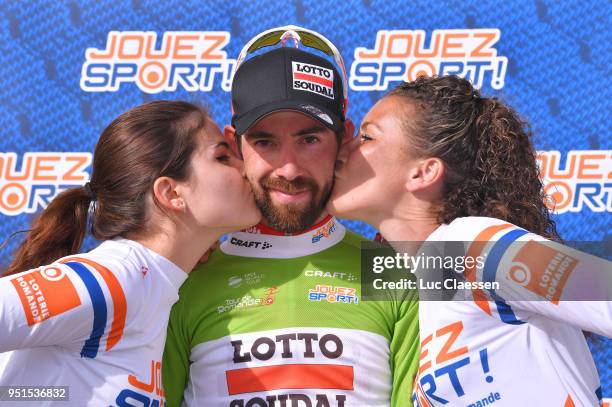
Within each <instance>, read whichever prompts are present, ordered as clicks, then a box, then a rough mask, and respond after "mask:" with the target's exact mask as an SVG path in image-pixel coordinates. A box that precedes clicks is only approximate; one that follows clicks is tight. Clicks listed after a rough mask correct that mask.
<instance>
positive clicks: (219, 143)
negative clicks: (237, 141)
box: [215, 141, 230, 148]
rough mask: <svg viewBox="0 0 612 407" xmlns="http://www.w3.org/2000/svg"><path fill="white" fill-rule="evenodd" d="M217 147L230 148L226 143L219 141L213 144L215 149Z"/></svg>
mask: <svg viewBox="0 0 612 407" xmlns="http://www.w3.org/2000/svg"><path fill="white" fill-rule="evenodd" d="M217 147H227V148H230V145H229V143H228V142H227V141H220V142H218V143H217V144H215V148H217Z"/></svg>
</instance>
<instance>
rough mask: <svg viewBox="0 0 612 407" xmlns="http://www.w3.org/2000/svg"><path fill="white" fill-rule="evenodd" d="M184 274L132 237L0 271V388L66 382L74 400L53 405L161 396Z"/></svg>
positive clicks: (157, 400)
mask: <svg viewBox="0 0 612 407" xmlns="http://www.w3.org/2000/svg"><path fill="white" fill-rule="evenodd" d="M186 278H187V273H185V272H184V271H182V270H181V269H180V268H178V267H177V266H176V265H175V264H173V263H172V262H170V261H169V260H167V259H166V258H164V257H163V256H160V255H158V254H157V253H155V252H153V251H151V250H149V249H147V248H145V247H143V246H142V245H140V244H139V243H136V242H134V241H131V240H126V239H115V240H109V241H106V242H104V243H102V244H101V245H100V246H99V247H97V248H96V249H94V250H93V251H91V252H89V253H86V254H80V255H77V256H70V257H67V258H64V259H61V260H59V261H57V262H56V263H53V264H51V265H49V266H44V267H40V268H38V269H35V270H30V271H26V272H23V273H20V274H15V275H11V276H8V277H4V278H1V279H0V331H1V332H2V333H1V334H0V352H8V351H13V352H10V353H9V354H8V355H6V354H5V361H4V362H5V363H4V367H3V368H2V370H0V386H69V401H52V402H50V401H48V402H46V403H48V405H51V406H62V405H70V406H74V405H78V406H102V405H104V406H108V405H127V404H126V403H127V402H128V400H132V401H134V400H136V401H138V402H140V403H142V405H157V404H159V405H163V404H165V403H164V401H163V400H164V392H163V388H162V385H161V360H162V353H163V349H164V343H165V339H166V328H167V325H168V316H169V313H170V308H171V307H172V305H173V304H174V303H175V302H176V301H177V300H178V289H179V287H180V285H181V284H182V283H183V281H185V279H186ZM19 405H20V406H26V405H36V406H40V405H45V403H44V402H41V401H37V402H32V403H31V404H28V403H27V402H19Z"/></svg>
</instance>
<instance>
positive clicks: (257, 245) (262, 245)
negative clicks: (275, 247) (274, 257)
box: [230, 237, 272, 250]
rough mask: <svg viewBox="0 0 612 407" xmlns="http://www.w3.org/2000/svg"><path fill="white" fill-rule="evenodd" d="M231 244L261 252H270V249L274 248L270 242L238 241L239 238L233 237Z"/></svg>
mask: <svg viewBox="0 0 612 407" xmlns="http://www.w3.org/2000/svg"><path fill="white" fill-rule="evenodd" d="M230 244H233V245H234V246H241V247H248V248H254V249H261V250H268V249H269V248H271V247H272V245H271V244H270V243H268V242H257V241H251V240H242V239H238V238H237V237H232V238H231V239H230Z"/></svg>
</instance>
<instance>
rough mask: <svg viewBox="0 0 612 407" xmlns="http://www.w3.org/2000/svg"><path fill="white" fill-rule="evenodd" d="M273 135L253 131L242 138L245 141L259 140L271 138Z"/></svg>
mask: <svg viewBox="0 0 612 407" xmlns="http://www.w3.org/2000/svg"><path fill="white" fill-rule="evenodd" d="M272 137H274V135H273V134H272V133H268V132H266V131H260V130H259V131H253V132H249V133H246V134H245V135H244V138H245V139H247V140H254V139H261V138H272Z"/></svg>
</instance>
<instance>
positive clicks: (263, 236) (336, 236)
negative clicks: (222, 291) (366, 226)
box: [221, 216, 346, 259]
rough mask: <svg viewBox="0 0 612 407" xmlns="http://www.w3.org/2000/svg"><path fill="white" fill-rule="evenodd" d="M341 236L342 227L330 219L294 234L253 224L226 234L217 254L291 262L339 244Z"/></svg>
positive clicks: (344, 231)
mask: <svg viewBox="0 0 612 407" xmlns="http://www.w3.org/2000/svg"><path fill="white" fill-rule="evenodd" d="M345 233H346V229H345V228H344V226H343V225H342V224H341V223H340V222H338V220H337V219H336V218H334V217H332V216H327V217H326V218H325V219H323V220H322V221H321V222H319V223H317V224H316V225H314V226H312V227H311V228H310V229H308V230H306V231H305V232H302V233H299V234H294V235H287V234H285V233H282V232H279V231H277V230H274V229H272V228H270V227H268V226H265V225H257V226H253V227H251V228H248V229H245V230H242V231H240V232H236V233H232V234H230V235H229V236H228V238H227V240H226V241H225V242H223V243H222V244H221V251H222V252H223V253H226V254H230V255H232V256H243V257H257V258H276V259H291V258H296V257H302V256H308V255H310V254H314V253H318V252H321V251H323V250H326V249H328V248H330V247H331V246H333V245H335V244H336V243H338V242H340V241H341V240H342V239H343V238H344V234H345Z"/></svg>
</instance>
